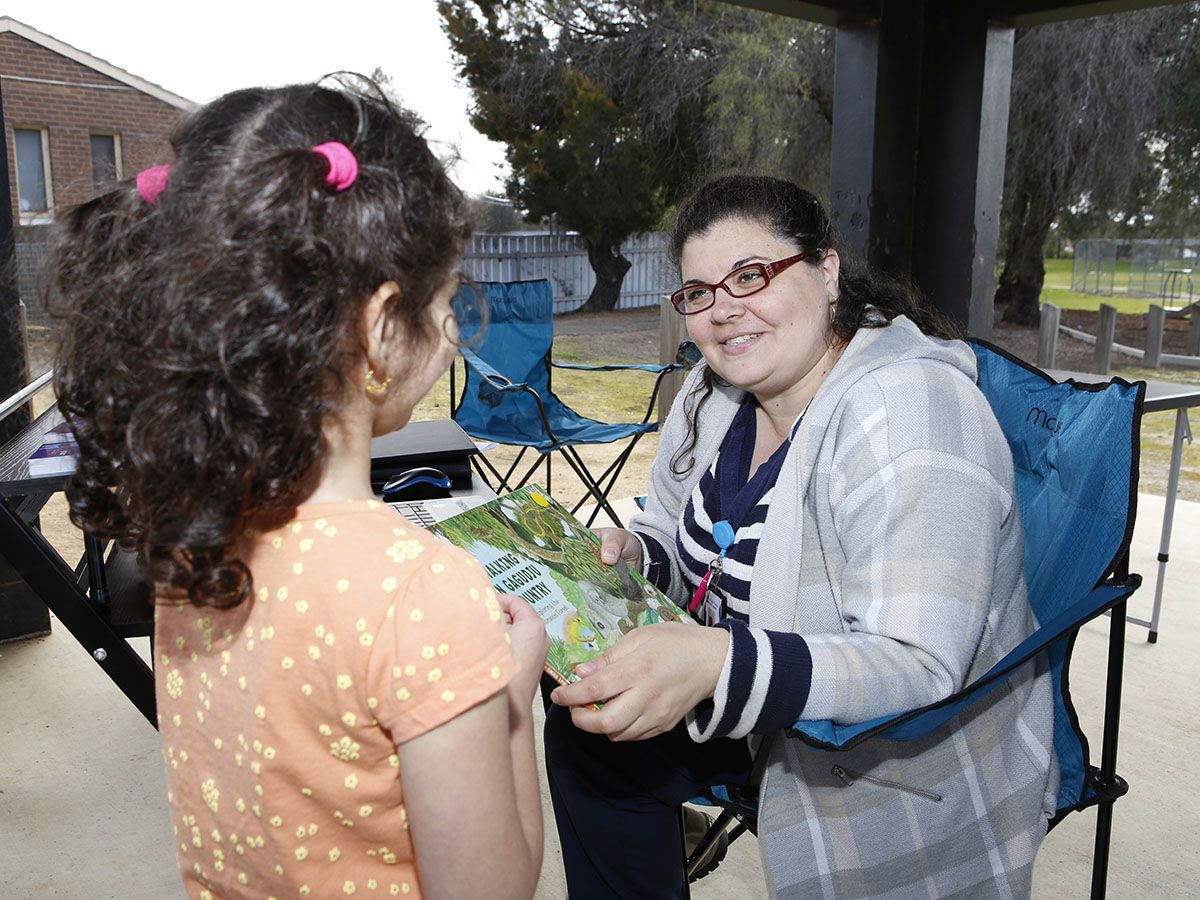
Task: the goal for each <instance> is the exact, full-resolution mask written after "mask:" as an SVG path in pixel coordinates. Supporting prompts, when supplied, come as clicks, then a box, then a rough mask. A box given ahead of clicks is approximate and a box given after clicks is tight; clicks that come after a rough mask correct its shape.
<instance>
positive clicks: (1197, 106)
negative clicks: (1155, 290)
mask: <svg viewBox="0 0 1200 900" xmlns="http://www.w3.org/2000/svg"><path fill="white" fill-rule="evenodd" d="M1161 82H1162V93H1163V96H1164V98H1165V102H1164V110H1163V117H1162V121H1161V122H1160V123H1159V125H1158V127H1157V128H1156V129H1155V132H1154V135H1153V138H1152V140H1151V141H1150V142H1149V152H1150V154H1151V156H1152V157H1153V160H1154V164H1155V169H1156V172H1157V173H1159V174H1160V177H1159V178H1157V179H1156V181H1155V187H1156V189H1157V191H1156V195H1155V197H1154V198H1153V201H1152V203H1151V206H1150V211H1151V214H1152V218H1153V228H1154V231H1155V233H1156V234H1157V235H1158V236H1160V237H1192V238H1194V237H1198V236H1200V4H1196V3H1192V4H1189V5H1188V7H1187V8H1186V18H1185V21H1184V22H1183V23H1182V27H1181V28H1180V31H1179V38H1178V40H1177V42H1176V44H1175V47H1174V49H1173V51H1172V52H1171V53H1170V54H1169V55H1168V57H1167V59H1166V60H1165V62H1164V64H1163V67H1162V73H1161Z"/></svg>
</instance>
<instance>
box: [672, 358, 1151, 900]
mask: <svg viewBox="0 0 1200 900" xmlns="http://www.w3.org/2000/svg"><path fill="white" fill-rule="evenodd" d="M971 344H972V349H973V350H974V351H975V355H976V357H977V359H978V363H979V387H980V389H981V390H982V391H983V393H984V395H985V396H986V397H987V398H988V402H989V403H990V404H991V406H992V410H993V411H994V412H995V414H996V418H997V419H998V420H999V422H1000V426H1001V428H1002V429H1003V430H1004V434H1005V436H1006V437H1007V438H1008V443H1009V446H1010V447H1011V449H1012V455H1013V464H1014V470H1015V475H1016V488H1017V503H1018V505H1019V507H1020V510H1021V523H1022V525H1023V526H1024V529H1025V577H1026V580H1027V583H1028V589H1029V602H1030V604H1031V605H1032V607H1033V610H1034V612H1035V614H1036V615H1037V620H1038V623H1039V628H1038V629H1037V631H1035V632H1034V633H1033V634H1032V635H1030V636H1029V637H1028V638H1026V639H1025V640H1024V641H1022V642H1021V643H1020V644H1019V645H1018V646H1016V647H1014V648H1013V649H1012V651H1011V652H1009V653H1008V654H1007V655H1006V656H1005V657H1004V658H1003V659H1001V660H1000V661H999V662H998V663H996V665H995V666H993V667H992V669H991V670H990V671H989V672H987V673H986V674H985V675H983V676H981V677H980V678H979V679H978V680H976V681H975V682H973V683H972V684H969V685H967V686H966V687H964V688H963V689H962V690H961V691H959V692H958V693H956V694H954V695H953V696H951V697H947V698H946V699H945V700H942V701H940V702H938V703H934V704H931V705H930V706H926V707H923V708H921V709H915V710H910V711H908V712H904V713H899V714H896V715H891V716H887V717H884V718H880V719H876V720H874V721H870V722H862V723H859V724H853V725H839V724H835V723H833V722H831V721H820V722H817V721H800V722H796V723H795V724H794V725H793V726H792V727H791V729H789V730H788V732H787V733H786V735H785V736H786V738H794V739H799V740H803V741H805V742H806V743H808V744H810V745H811V746H813V747H816V748H818V749H824V750H845V749H849V748H851V747H853V746H855V745H857V744H859V743H861V742H863V741H867V740H870V739H872V738H883V739H887V740H901V741H904V740H915V739H917V738H921V737H925V736H926V735H929V734H931V733H933V732H934V731H936V730H937V729H939V728H942V727H945V726H946V725H947V724H948V723H951V720H952V719H953V718H954V717H955V716H957V715H958V714H959V713H961V712H963V711H964V710H965V709H966V708H967V707H968V706H970V705H971V704H973V703H975V702H976V701H978V700H980V699H981V698H983V697H984V696H985V695H987V694H988V692H990V691H991V690H992V689H993V688H994V687H996V686H997V685H999V684H1002V683H1003V681H1004V679H1005V677H1006V676H1008V675H1009V674H1010V673H1011V672H1012V671H1013V670H1014V669H1016V668H1017V667H1018V666H1021V665H1025V664H1027V663H1029V662H1030V661H1031V660H1033V659H1034V657H1036V656H1037V655H1038V654H1040V653H1046V654H1047V655H1048V659H1049V662H1050V668H1051V670H1052V673H1053V678H1054V685H1055V691H1054V699H1055V716H1054V721H1055V725H1054V749H1055V753H1056V754H1057V756H1058V761H1059V767H1060V770H1061V785H1060V788H1059V795H1058V812H1057V815H1056V816H1055V818H1054V819H1053V820H1052V821H1051V822H1050V827H1053V826H1054V825H1056V824H1057V823H1058V822H1059V821H1060V820H1061V819H1062V818H1063V817H1064V816H1066V815H1067V814H1068V813H1070V812H1072V811H1075V810H1082V809H1085V808H1087V807H1090V806H1098V807H1099V809H1098V817H1097V822H1096V844H1095V856H1094V858H1093V867H1092V896H1093V897H1103V896H1104V891H1105V885H1106V882H1107V874H1108V848H1109V839H1110V836H1111V830H1112V806H1113V803H1114V802H1115V801H1116V799H1117V798H1118V797H1120V796H1122V795H1123V794H1124V793H1125V792H1126V791H1127V790H1128V785H1127V784H1126V782H1125V781H1124V780H1123V779H1121V778H1120V777H1119V776H1117V774H1116V752H1117V729H1118V720H1119V715H1120V704H1121V674H1122V666H1123V662H1124V647H1125V605H1126V600H1127V599H1128V597H1129V596H1130V595H1131V594H1132V593H1133V592H1134V591H1135V590H1137V588H1138V587H1139V586H1140V585H1141V582H1142V579H1141V576H1140V575H1131V574H1129V571H1128V567H1129V542H1130V539H1131V537H1132V534H1133V522H1134V514H1135V511H1136V502H1137V473H1138V448H1139V440H1138V436H1139V428H1140V424H1141V415H1142V398H1143V395H1144V393H1145V387H1146V385H1145V382H1135V383H1133V384H1130V383H1128V382H1126V381H1123V380H1121V379H1119V378H1114V379H1113V380H1112V381H1111V382H1110V383H1108V384H1100V385H1089V384H1075V383H1074V382H1067V383H1062V384H1060V383H1058V382H1055V381H1054V380H1053V379H1052V378H1050V377H1049V376H1048V375H1046V374H1045V373H1044V372H1041V371H1039V370H1038V369H1035V368H1033V367H1031V366H1028V365H1026V364H1025V363H1023V362H1021V361H1020V360H1018V359H1016V358H1015V357H1012V356H1009V355H1008V354H1007V353H1006V352H1005V351H1003V350H1000V349H999V348H997V347H993V346H991V345H989V344H986V343H984V342H981V341H972V342H971ZM1108 610H1111V611H1112V615H1111V624H1110V626H1109V650H1108V685H1107V695H1106V700H1105V713H1104V738H1103V749H1102V753H1101V762H1100V766H1099V767H1096V766H1093V765H1092V764H1091V763H1090V760H1089V754H1088V742H1087V738H1086V737H1085V736H1084V734H1083V732H1082V730H1081V729H1080V727H1079V720H1078V718H1077V717H1076V715H1075V708H1074V706H1073V704H1072V702H1071V697H1070V693H1069V691H1068V679H1067V667H1068V666H1069V664H1070V660H1071V648H1072V647H1073V646H1074V642H1075V636H1076V634H1077V633H1078V630H1079V628H1080V626H1082V625H1083V624H1084V623H1085V622H1088V621H1090V620H1091V619H1094V618H1096V617H1097V616H1099V615H1100V614H1101V613H1104V612H1106V611H1108ZM951 727H953V726H952V725H951ZM766 757H767V753H766V752H764V750H763V749H760V751H759V755H758V757H757V760H756V765H755V767H754V770H753V771H752V773H751V778H750V784H752V785H757V784H758V783H759V782H760V780H761V776H762V772H761V766H762V764H763V763H764V762H765V760H766ZM756 793H757V790H756V788H750V789H730V790H726V789H725V788H723V787H722V788H715V789H713V790H712V791H710V792H709V796H707V797H705V798H703V799H701V800H698V801H697V802H703V803H708V804H710V805H715V806H719V807H721V808H722V810H723V811H722V813H721V814H720V816H718V818H717V819H716V821H715V822H714V823H713V827H712V828H710V829H709V831H708V833H706V834H705V836H704V838H703V839H702V840H701V842H700V844H699V845H698V846H697V847H696V849H695V850H694V851H693V852H692V854H691V855H690V857H689V859H688V874H689V877H693V878H694V877H695V876H696V875H698V874H701V873H698V872H697V869H698V864H699V862H700V861H701V860H702V858H703V857H704V856H705V854H706V853H707V852H708V850H709V848H710V847H711V846H712V845H713V844H714V843H715V842H716V841H718V840H720V839H721V832H722V831H724V829H725V828H726V827H728V826H729V825H730V824H731V823H735V824H734V827H733V829H732V830H731V831H730V832H729V833H728V835H727V836H726V840H732V839H733V838H735V837H737V836H738V835H740V834H742V833H743V832H745V831H747V830H750V831H752V832H755V833H756V815H757V798H756Z"/></svg>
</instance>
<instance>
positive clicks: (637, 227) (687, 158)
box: [438, 0, 740, 310]
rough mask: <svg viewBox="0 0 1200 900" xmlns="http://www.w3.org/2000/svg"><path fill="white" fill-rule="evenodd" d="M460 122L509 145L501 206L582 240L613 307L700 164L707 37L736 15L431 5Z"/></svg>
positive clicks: (486, 1) (560, 2) (683, 0)
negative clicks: (464, 104)
mask: <svg viewBox="0 0 1200 900" xmlns="http://www.w3.org/2000/svg"><path fill="white" fill-rule="evenodd" d="M438 10H439V12H440V13H441V15H442V18H443V23H444V28H445V31H446V34H447V35H448V37H449V39H450V44H451V48H452V49H453V51H454V53H455V55H456V56H457V58H458V61H459V72H460V74H461V75H462V76H463V78H464V79H465V80H466V82H467V84H468V85H469V86H470V88H471V89H472V92H473V94H474V100H475V105H474V108H473V110H472V115H471V122H472V124H473V125H474V126H475V128H476V129H477V130H478V131H480V132H481V133H482V134H484V135H486V136H487V137H489V138H491V139H492V140H496V141H501V142H503V143H504V144H506V145H507V150H506V151H505V152H506V157H507V160H508V163H509V165H510V167H511V170H512V172H511V175H510V177H509V178H508V180H507V182H506V185H505V187H506V192H507V194H508V196H509V197H510V198H511V199H512V200H513V201H514V202H515V203H516V204H517V205H518V206H519V207H520V208H521V209H522V210H523V211H524V212H525V214H526V217H527V218H528V219H529V220H531V221H537V220H539V219H544V218H547V217H549V216H551V215H553V216H555V217H556V218H557V220H558V221H559V222H561V223H562V224H563V225H564V226H565V227H567V228H569V229H572V230H574V231H577V232H579V234H580V237H581V238H582V240H583V243H584V246H585V247H586V249H587V253H588V259H589V261H590V262H591V265H592V268H593V270H594V271H595V273H596V285H595V287H594V288H593V290H592V294H591V296H590V297H589V298H588V300H587V302H586V303H585V304H584V307H583V308H584V309H587V310H601V309H612V308H613V307H615V306H616V303H617V301H618V299H619V297H620V290H621V282H622V280H623V279H624V277H625V273H626V272H627V271H628V269H629V266H630V263H629V261H628V260H627V259H625V257H623V256H622V255H621V252H620V245H621V242H622V241H623V240H625V239H626V238H627V237H629V236H630V235H632V234H636V233H639V232H642V231H648V230H650V229H652V228H654V227H655V226H656V225H658V224H659V223H660V221H661V220H662V218H663V216H664V213H665V212H666V210H667V209H669V208H670V207H671V206H672V204H674V203H675V202H676V201H677V200H678V198H679V197H680V196H681V194H682V193H683V192H684V191H685V190H686V189H687V188H688V187H689V186H690V185H691V183H692V182H693V181H694V180H695V178H696V173H697V172H698V171H699V169H700V167H701V165H702V161H703V158H704V147H705V145H706V144H705V99H706V94H707V86H708V84H709V82H710V81H711V79H712V73H713V71H714V66H713V62H712V58H711V57H712V55H713V53H714V52H715V51H716V46H715V44H714V43H713V39H712V37H711V35H713V34H720V33H721V28H720V23H721V20H722V19H723V18H724V17H730V18H733V17H735V16H737V15H738V14H739V13H740V11H737V10H734V9H732V8H731V7H726V6H724V5H723V4H720V3H713V2H709V0H652V2H651V0H647V2H642V3H638V2H633V0H543V2H532V0H439V3H438Z"/></svg>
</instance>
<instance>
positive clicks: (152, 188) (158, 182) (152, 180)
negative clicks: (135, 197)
mask: <svg viewBox="0 0 1200 900" xmlns="http://www.w3.org/2000/svg"><path fill="white" fill-rule="evenodd" d="M170 177H171V167H170V166H155V167H154V168H152V169H142V171H140V172H138V173H137V177H136V178H135V179H134V180H135V181H136V182H137V189H138V193H139V194H141V195H142V199H143V200H145V201H146V202H147V203H149V204H151V205H154V204H156V203H158V195H159V194H161V193H162V192H163V190H164V189H165V188H166V186H167V179H168V178H170Z"/></svg>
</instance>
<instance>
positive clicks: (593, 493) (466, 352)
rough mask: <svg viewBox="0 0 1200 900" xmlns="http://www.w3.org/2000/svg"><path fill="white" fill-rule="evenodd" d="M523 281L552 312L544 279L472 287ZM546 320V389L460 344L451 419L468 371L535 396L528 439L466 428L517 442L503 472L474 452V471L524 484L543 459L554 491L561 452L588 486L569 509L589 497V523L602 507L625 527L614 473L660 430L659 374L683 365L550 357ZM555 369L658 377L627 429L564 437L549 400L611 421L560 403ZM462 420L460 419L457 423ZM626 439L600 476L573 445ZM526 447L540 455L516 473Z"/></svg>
mask: <svg viewBox="0 0 1200 900" xmlns="http://www.w3.org/2000/svg"><path fill="white" fill-rule="evenodd" d="M522 285H526V286H531V287H532V288H533V289H534V290H537V291H540V292H541V293H542V294H543V296H541V297H538V298H535V302H542V303H544V304H545V305H546V308H547V314H548V315H550V316H552V311H551V308H550V283H549V282H548V281H545V280H539V281H533V282H478V283H476V285H475V286H474V287H475V288H476V289H478V288H482V289H484V291H488V290H490V289H492V288H495V289H508V288H513V287H518V286H522ZM547 324H548V330H549V334H550V341H549V342H548V344H547V348H546V352H545V354H544V355H543V356H542V359H541V365H542V366H543V367H544V370H545V379H546V380H545V389H544V394H545V396H544V395H543V392H539V391H538V389H537V388H535V387H534V386H532V385H530V384H529V383H527V382H518V381H513V380H512V379H511V378H509V377H508V376H507V375H505V374H504V373H503V372H501V371H500V370H499V369H498V368H497V367H496V366H494V365H493V364H492V363H490V362H488V361H487V360H485V359H483V358H482V357H481V356H480V355H479V354H478V353H477V352H476V351H475V350H474V349H471V348H470V347H468V346H463V347H460V348H459V353H460V354H461V356H462V358H463V364H464V377H463V385H462V389H461V391H460V390H459V388H458V375H457V369H458V367H457V365H454V366H451V368H450V415H451V417H452V418H455V419H456V420H457V419H458V417H459V412H460V410H461V409H462V408H463V407H464V405H465V404H466V403H467V402H468V397H467V392H468V390H469V389H470V386H471V383H472V381H473V377H472V376H474V378H477V379H479V381H478V384H479V385H480V389H482V386H483V385H487V387H488V388H489V389H490V390H491V391H493V392H495V393H496V394H499V395H513V394H520V395H525V396H528V397H530V398H531V399H532V400H533V403H534V405H535V408H536V410H537V418H538V423H539V426H540V434H539V435H538V436H537V437H536V438H526V439H524V440H522V439H519V438H518V439H516V440H514V438H516V437H517V436H516V435H513V434H509V435H507V436H505V435H501V434H496V433H489V434H481V433H478V430H477V429H473V428H471V427H466V428H465V430H466V431H467V433H468V434H472V436H473V437H476V438H481V439H487V440H493V441H495V442H496V443H499V444H506V445H508V446H519V447H520V448H521V449H520V450H519V451H518V453H517V456H516V458H515V459H514V460H513V461H512V463H511V464H510V465H509V466H508V469H507V471H505V472H503V473H502V472H501V471H500V470H499V469H498V468H497V467H496V466H495V465H493V463H492V462H491V460H489V459H488V458H487V456H486V454H477V455H476V456H474V457H472V461H473V462H474V464H475V468H476V471H477V472H478V473H479V475H480V477H481V478H483V480H484V481H485V482H487V484H488V486H489V487H492V488H493V490H496V491H497V492H500V491H514V490H518V489H520V488H521V487H524V485H525V484H526V483H528V481H529V480H530V479H531V478H532V477H533V476H534V474H535V473H536V472H537V471H538V469H539V468H540V467H541V465H542V463H543V462H544V463H545V467H546V482H545V485H544V487H545V488H546V490H547V491H552V490H553V484H552V478H553V471H552V464H551V460H552V456H553V454H554V453H555V452H558V453H561V455H562V458H563V459H564V460H566V462H567V464H568V465H569V466H570V467H571V470H572V471H573V472H574V473H575V475H576V477H578V478H579V480H580V481H581V482H582V483H583V485H584V487H585V488H586V492H585V493H584V495H583V496H582V497H581V498H580V499H579V500H578V501H577V502H576V503H575V504H574V506H573V507H572V508H571V512H572V513H573V514H574V513H576V512H578V511H579V509H580V508H581V507H582V506H583V505H584V504H585V503H587V502H588V501H589V500H592V501H594V502H595V504H596V505H595V508H594V509H593V510H592V512H591V514H590V515H589V517H588V520H587V524H588V525H589V526H590V525H591V524H592V523H593V522H594V521H595V519H596V516H597V515H599V513H600V511H601V510H603V511H604V512H606V513H607V514H608V516H609V517H610V518H611V519H612V520H613V522H614V523H616V524H617V525H618V526H623V523H622V521H621V518H620V516H619V515H618V514H617V512H616V510H615V509H614V508H613V506H612V504H611V503H610V502H609V499H608V496H609V494H610V492H611V491H612V489H613V487H614V486H615V484H616V482H617V478H618V477H619V476H620V474H621V470H622V469H623V468H624V466H625V463H626V462H627V461H628V460H629V457H630V455H631V454H632V453H633V450H634V448H635V447H636V446H637V444H638V441H640V440H641V438H642V436H643V435H644V434H647V433H649V432H652V431H656V430H657V429H658V422H657V421H651V416H652V415H653V414H654V406H655V403H656V402H657V400H658V395H659V390H660V388H661V386H662V380H663V378H664V377H666V376H667V375H669V374H670V373H672V372H675V371H678V370H679V369H680V368H682V366H681V365H679V364H678V363H671V364H668V365H651V364H641V363H631V364H627V365H583V364H577V363H559V362H555V361H554V360H553V358H552V353H553V320H552V318H551V320H550V321H549V322H548V323H547ZM493 327H495V326H493ZM554 369H570V370H574V371H582V372H616V371H642V372H648V373H651V374H654V375H655V376H656V377H655V380H654V386H653V389H652V390H651V392H650V399H649V401H648V402H647V404H646V412H645V414H644V415H643V416H642V418H641V421H640V422H636V423H624V424H625V425H626V426H627V428H626V433H624V434H621V435H619V436H617V437H610V438H607V439H596V440H588V439H587V438H586V437H580V436H575V437H567V436H563V435H562V434H561V433H560V432H559V430H558V429H556V427H555V425H554V423H553V422H552V421H551V415H550V413H549V412H548V411H547V405H550V404H552V405H554V406H557V407H560V409H561V411H562V412H563V413H566V414H569V415H571V416H574V417H575V421H577V422H593V423H594V424H595V425H596V426H597V427H599V428H608V427H612V426H610V425H609V424H608V423H602V422H595V420H589V419H585V418H584V417H582V416H580V415H579V414H578V413H576V412H575V410H574V409H572V408H571V407H570V406H568V405H567V404H565V403H563V401H562V400H560V399H559V398H558V397H557V396H555V395H554V392H553V390H552V373H553V371H554ZM460 424H463V423H461V422H460ZM473 432H475V433H473ZM626 438H628V443H627V444H626V445H625V447H624V449H622V450H621V451H620V452H619V453H618V454H617V456H616V458H615V459H614V460H613V461H612V462H611V463H610V464H609V465H608V467H607V468H606V469H604V471H603V472H601V473H600V475H599V476H593V475H592V473H591V471H590V470H589V469H588V467H587V464H586V463H585V462H584V460H583V458H582V457H581V456H580V455H579V451H578V450H577V449H576V445H577V444H593V443H615V442H616V441H619V440H623V439H626ZM530 449H534V450H537V452H538V454H539V457H538V459H537V460H535V461H534V463H533V464H532V465H531V466H529V467H528V469H526V471H525V472H524V474H523V475H521V476H520V477H519V478H517V472H518V470H519V468H520V466H521V463H522V461H523V460H524V458H525V454H526V452H527V451H529V450H530ZM489 476H490V477H489ZM492 479H494V480H495V483H493V481H492Z"/></svg>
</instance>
